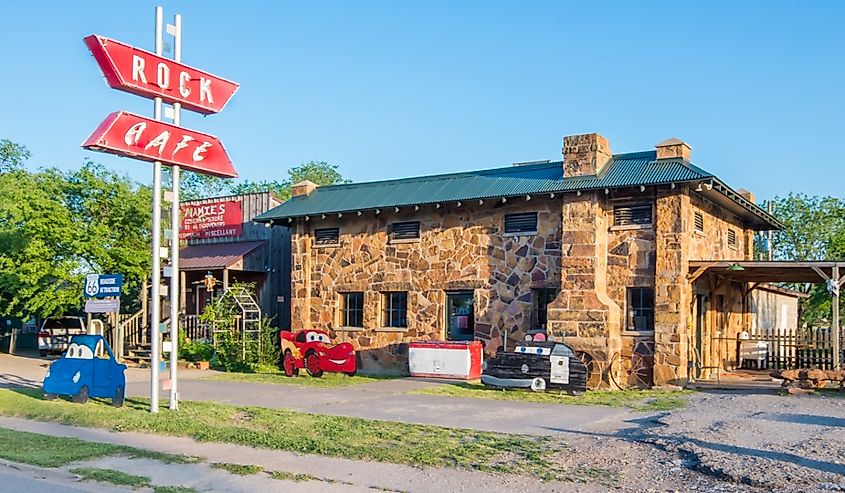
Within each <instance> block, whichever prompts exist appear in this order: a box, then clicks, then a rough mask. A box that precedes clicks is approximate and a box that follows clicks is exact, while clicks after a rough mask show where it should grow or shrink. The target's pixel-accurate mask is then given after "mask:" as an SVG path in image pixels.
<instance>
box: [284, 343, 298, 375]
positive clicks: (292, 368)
mask: <svg viewBox="0 0 845 493" xmlns="http://www.w3.org/2000/svg"><path fill="white" fill-rule="evenodd" d="M280 366H281V367H282V370H284V372H285V376H286V377H295V376H297V375H299V368H297V367H296V361H295V360H294V358H293V354H292V353H291V352H290V349H286V350H285V355H284V356H282V364H281V365H280Z"/></svg>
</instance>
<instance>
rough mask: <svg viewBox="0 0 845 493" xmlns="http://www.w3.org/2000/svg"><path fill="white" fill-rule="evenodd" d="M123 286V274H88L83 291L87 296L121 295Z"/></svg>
mask: <svg viewBox="0 0 845 493" xmlns="http://www.w3.org/2000/svg"><path fill="white" fill-rule="evenodd" d="M122 288H123V276H122V275H121V274H88V275H87V276H85V289H84V290H83V293H84V294H85V297H86V298H105V297H108V296H116V297H120V291H121V289H122Z"/></svg>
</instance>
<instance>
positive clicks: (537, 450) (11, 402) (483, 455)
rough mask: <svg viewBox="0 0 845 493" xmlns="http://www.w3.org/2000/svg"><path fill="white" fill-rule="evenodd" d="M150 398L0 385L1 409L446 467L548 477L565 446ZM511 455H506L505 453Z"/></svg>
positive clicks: (86, 424) (107, 426) (99, 425)
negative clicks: (152, 408)
mask: <svg viewBox="0 0 845 493" xmlns="http://www.w3.org/2000/svg"><path fill="white" fill-rule="evenodd" d="M147 406H148V401H147V400H145V399H136V398H131V399H127V400H126V403H125V405H124V406H123V407H122V408H115V407H112V406H111V405H110V404H109V403H108V402H106V401H105V400H98V399H92V400H91V401H89V403H88V404H86V405H78V404H73V403H71V402H68V401H66V400H61V399H59V400H55V401H45V400H44V399H43V396H42V394H41V391H40V390H39V389H28V388H8V389H0V414H2V415H6V416H16V417H21V418H27V419H36V420H43V421H55V422H59V423H63V424H68V425H75V426H84V427H94V428H105V429H110V430H114V431H139V432H149V433H158V434H162V435H174V436H185V437H191V438H193V439H195V440H198V441H202V442H224V443H234V444H240V445H248V446H252V447H260V448H266V449H276V450H286V451H291V452H299V453H309V454H319V455H326V456H332V457H343V458H347V459H355V460H374V461H380V462H390V463H396V464H409V465H414V466H418V467H419V466H445V467H457V468H465V469H476V470H483V471H498V472H507V473H514V474H522V475H535V476H537V477H543V478H547V477H548V474H549V471H550V466H551V462H550V458H551V457H552V456H554V455H555V454H558V453H560V452H561V451H562V450H563V449H564V446H563V444H562V443H561V442H560V441H559V440H555V439H553V438H552V437H535V436H525V435H507V434H502V433H492V432H483V431H475V430H466V429H451V428H443V427H438V426H424V425H415V424H407V423H397V422H387V421H375V420H368V419H360V418H350V417H344V416H327V415H319V414H308V413H302V412H295V411H289V410H285V409H267V408H259V407H245V406H231V405H226V404H219V403H214V402H192V401H183V402H182V403H180V409H179V411H177V412H171V411H167V410H166V409H162V411H161V412H159V413H157V414H152V413H150V412H149V411H148V410H147ZM503 456H505V457H507V459H506V460H502V457H503Z"/></svg>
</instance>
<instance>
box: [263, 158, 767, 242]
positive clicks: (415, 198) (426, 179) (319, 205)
mask: <svg viewBox="0 0 845 493" xmlns="http://www.w3.org/2000/svg"><path fill="white" fill-rule="evenodd" d="M702 180H714V181H718V180H717V179H716V177H715V176H714V175H712V174H711V173H708V172H707V171H704V170H702V169H701V168H698V167H696V166H695V165H693V164H692V163H690V162H688V161H684V160H682V159H661V160H657V159H656V153H655V151H645V152H636V153H628V154H617V155H615V156H613V158H612V159H611V160H610V162H609V163H608V164H607V165H606V166H605V167H604V168H603V169H602V170H601V172H600V173H599V174H597V175H591V176H576V177H567V178H564V177H563V163H562V162H560V161H557V162H542V163H536V164H525V165H519V166H508V167H506V168H495V169H485V170H479V171H469V172H464V173H449V174H441V175H429V176H420V177H414V178H402V179H398V180H384V181H374V182H364V183H349V184H343V185H329V186H322V187H319V188H317V189H316V190H315V191H313V192H312V193H311V194H310V195H307V196H299V197H292V198H291V199H290V200H288V201H287V202H285V203H284V204H282V205H280V206H278V207H276V208H274V209H271V210H269V211H267V212H265V213H263V214H261V215H259V216H257V217H255V218H254V221H257V222H268V221H270V220H273V221H279V220H286V219H288V218H296V217H303V216H315V215H322V214H337V213H344V212H356V211H366V210H374V209H384V208H388V207H406V206H413V205H425V204H435V203H447V202H457V201H469V200H479V199H489V198H501V197H516V196H522V195H531V194H538V193H554V192H572V191H577V190H583V191H586V190H596V189H605V188H608V189H612V188H628V187H636V186H641V185H645V186H649V185H661V184H668V183H684V182H694V181H702ZM718 183H719V184H721V182H718ZM725 188H727V187H725ZM731 191H732V190H731ZM734 195H735V196H736V197H739V195H738V194H736V193H735V192H734ZM731 199H733V200H734V201H735V202H737V203H738V204H739V205H741V206H742V207H743V208H744V209H747V211H748V212H751V213H752V214H753V215H754V216H756V218H757V220H758V221H762V222H764V223H768V224H769V225H771V226H775V227H778V226H779V223H778V222H777V221H776V220H775V219H774V218H772V217H771V216H769V215H768V214H767V213H766V212H765V211H763V210H762V209H760V208H759V207H757V206H756V205H754V204H751V203H750V202H748V203H747V204H742V203H739V202H738V201H736V200H735V199H734V198H733V197H731ZM740 199H741V197H740ZM746 202H747V201H746ZM761 213H762V214H763V215H761Z"/></svg>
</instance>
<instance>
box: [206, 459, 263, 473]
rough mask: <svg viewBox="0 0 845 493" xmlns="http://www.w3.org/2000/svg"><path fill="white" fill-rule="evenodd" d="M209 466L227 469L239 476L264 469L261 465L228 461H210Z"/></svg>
mask: <svg viewBox="0 0 845 493" xmlns="http://www.w3.org/2000/svg"><path fill="white" fill-rule="evenodd" d="M211 467H213V468H215V469H223V470H224V471H228V472H230V473H232V474H237V475H239V476H249V475H251V474H258V473H260V472H261V471H263V470H264V469H263V468H262V467H261V466H256V465H252V464H231V463H229V462H212V463H211Z"/></svg>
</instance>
